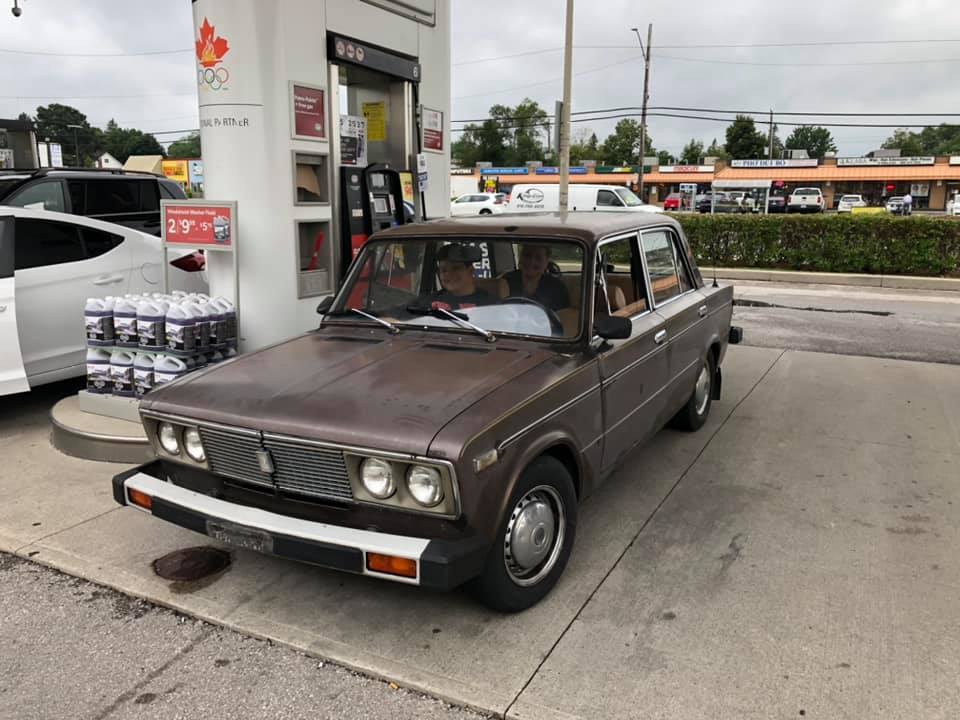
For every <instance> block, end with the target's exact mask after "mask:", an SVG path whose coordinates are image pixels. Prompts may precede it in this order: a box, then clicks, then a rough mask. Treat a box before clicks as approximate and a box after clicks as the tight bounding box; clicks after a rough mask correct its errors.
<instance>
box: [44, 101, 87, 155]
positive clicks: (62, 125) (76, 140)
mask: <svg viewBox="0 0 960 720" xmlns="http://www.w3.org/2000/svg"><path fill="white" fill-rule="evenodd" d="M33 122H34V124H35V125H36V128H37V139H38V140H41V141H44V142H45V141H47V140H49V141H50V142H53V143H60V145H61V146H62V149H63V155H64V157H65V158H68V159H70V161H71V163H72V164H73V165H75V166H79V167H89V166H91V165H93V160H94V158H95V157H96V156H97V150H98V149H99V144H100V130H99V129H98V128H95V127H91V125H90V123H89V122H87V116H86V115H84V114H83V113H82V112H80V111H79V110H77V109H76V108H74V107H70V106H69V105H60V104H59V103H50V104H49V105H47V106H46V107H44V106H40V107H38V108H37V116H36V117H35V118H34V119H33ZM70 125H79V127H78V128H76V135H74V128H72V127H70ZM77 144H79V146H80V148H79V151H80V152H79V158H78V157H77Z"/></svg>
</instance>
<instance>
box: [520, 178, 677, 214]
mask: <svg viewBox="0 0 960 720" xmlns="http://www.w3.org/2000/svg"><path fill="white" fill-rule="evenodd" d="M568 193H569V194H568V196H567V207H568V209H569V210H571V211H575V212H647V213H661V212H663V210H662V209H661V208H659V207H657V206H656V205H647V204H646V203H644V202H643V201H642V200H641V199H640V198H638V197H637V196H636V195H635V194H634V192H633V191H632V190H630V188H627V187H623V186H622V185H585V184H579V183H578V184H575V185H571V186H570V188H569V191H568ZM559 207H560V188H559V187H558V186H557V185H555V184H553V185H546V184H540V185H529V184H521V185H514V186H513V192H512V193H511V194H510V205H509V212H511V213H521V212H556V211H557V210H558V209H559Z"/></svg>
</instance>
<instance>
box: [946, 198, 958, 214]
mask: <svg viewBox="0 0 960 720" xmlns="http://www.w3.org/2000/svg"><path fill="white" fill-rule="evenodd" d="M947 215H960V196H958V195H954V196H953V197H951V198H950V199H949V200H947Z"/></svg>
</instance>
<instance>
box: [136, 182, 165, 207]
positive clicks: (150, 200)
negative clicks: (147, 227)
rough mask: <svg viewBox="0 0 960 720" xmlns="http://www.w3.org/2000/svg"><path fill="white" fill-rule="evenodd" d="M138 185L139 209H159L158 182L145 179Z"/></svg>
mask: <svg viewBox="0 0 960 720" xmlns="http://www.w3.org/2000/svg"><path fill="white" fill-rule="evenodd" d="M138 184H139V185H140V210H141V211H142V212H157V211H158V210H159V209H160V190H159V189H158V186H159V183H157V182H156V181H155V180H146V181H142V182H140V183H138Z"/></svg>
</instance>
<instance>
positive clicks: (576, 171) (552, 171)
mask: <svg viewBox="0 0 960 720" xmlns="http://www.w3.org/2000/svg"><path fill="white" fill-rule="evenodd" d="M535 172H536V174H537V175H559V174H560V168H558V167H551V166H547V167H538V168H537V169H536V170H535ZM570 174H571V175H586V174H587V168H585V167H572V168H570Z"/></svg>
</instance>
